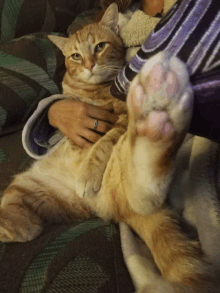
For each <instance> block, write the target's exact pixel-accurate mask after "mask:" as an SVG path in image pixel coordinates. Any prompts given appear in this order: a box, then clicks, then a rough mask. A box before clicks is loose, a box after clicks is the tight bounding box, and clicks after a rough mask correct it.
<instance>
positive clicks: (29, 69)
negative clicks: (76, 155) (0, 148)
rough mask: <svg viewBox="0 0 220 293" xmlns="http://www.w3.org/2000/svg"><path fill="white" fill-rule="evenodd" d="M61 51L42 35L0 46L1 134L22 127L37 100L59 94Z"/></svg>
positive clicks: (27, 37) (61, 67) (62, 69)
mask: <svg viewBox="0 0 220 293" xmlns="http://www.w3.org/2000/svg"><path fill="white" fill-rule="evenodd" d="M64 72H65V67H64V57H63V55H62V53H61V52H60V51H59V50H58V49H57V48H56V47H55V46H54V45H53V44H52V43H51V42H50V40H49V39H48V38H47V35H45V34H36V35H29V36H24V37H21V38H19V39H15V40H12V41H9V42H7V43H4V44H1V45H0V135H5V134H8V133H10V132H12V131H16V130H18V129H21V128H22V126H23V124H24V122H25V121H26V120H27V118H28V117H29V116H30V114H31V113H32V112H33V110H34V109H35V108H36V106H37V104H38V102H39V101H40V100H41V99H43V98H46V97H48V96H50V95H53V94H57V93H60V86H61V81H62V77H63V74H64Z"/></svg>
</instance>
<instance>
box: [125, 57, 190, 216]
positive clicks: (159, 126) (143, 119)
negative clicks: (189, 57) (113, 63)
mask: <svg viewBox="0 0 220 293" xmlns="http://www.w3.org/2000/svg"><path fill="white" fill-rule="evenodd" d="M192 105H193V93H192V90H191V86H190V83H189V79H188V73H187V70H186V67H185V65H184V64H183V63H182V62H181V61H180V60H179V59H178V58H177V57H170V56H168V55H167V54H166V53H164V52H161V53H159V54H157V55H155V56H154V57H152V58H151V59H149V60H148V61H147V63H146V64H145V65H144V66H143V68H142V70H141V71H140V72H139V74H138V75H137V76H136V78H135V79H134V80H133V82H132V84H131V86H130V89H129V93H128V98H127V106H128V111H129V116H130V119H129V129H128V134H129V139H130V145H131V153H132V157H133V159H132V160H133V161H132V166H131V168H134V170H135V179H134V180H133V182H134V185H133V189H132V190H131V192H128V200H129V203H130V204H131V206H132V207H133V208H134V210H135V211H136V212H138V213H146V214H150V213H152V212H153V211H154V210H155V209H157V208H158V207H160V206H161V205H162V204H163V203H164V201H165V198H166V195H167V191H168V188H169V184H170V182H171V179H172V174H173V172H174V161H175V156H176V153H177V151H178V149H179V147H180V145H181V143H182V142H183V140H184V138H185V135H186V132H187V130H188V126H189V123H190V119H191V115H192Z"/></svg>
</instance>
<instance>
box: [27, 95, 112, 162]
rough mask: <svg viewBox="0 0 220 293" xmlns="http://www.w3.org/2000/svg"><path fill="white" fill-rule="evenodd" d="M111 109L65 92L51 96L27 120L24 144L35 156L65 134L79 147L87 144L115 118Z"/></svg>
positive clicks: (96, 137)
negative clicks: (71, 97)
mask: <svg viewBox="0 0 220 293" xmlns="http://www.w3.org/2000/svg"><path fill="white" fill-rule="evenodd" d="M111 110H112V105H108V106H104V107H97V106H93V105H89V104H86V103H82V102H80V101H77V100H72V99H69V98H66V97H65V96H64V95H54V96H51V97H49V98H47V99H44V100H42V101H41V102H40V103H39V105H38V108H37V109H36V111H35V112H34V113H33V115H32V116H31V117H30V118H29V120H28V121H27V123H26V125H25V127H24V129H23V133H22V143H23V147H24V149H25V150H26V152H27V153H28V154H29V156H31V157H32V158H34V159H40V158H42V157H43V156H44V155H45V154H46V153H47V151H48V150H52V149H54V147H55V146H56V147H57V146H58V145H59V143H62V142H63V141H64V140H65V138H64V136H67V137H69V138H70V139H71V140H72V141H73V142H75V143H76V144H77V145H79V146H80V147H89V146H91V145H92V144H93V143H95V142H96V141H97V140H98V139H99V138H100V137H101V136H102V135H104V134H105V133H106V132H107V131H108V130H110V129H111V128H112V126H113V124H114V123H115V122H116V121H117V116H116V115H115V114H113V113H111ZM96 121H98V125H97V127H96V131H94V127H95V123H96Z"/></svg>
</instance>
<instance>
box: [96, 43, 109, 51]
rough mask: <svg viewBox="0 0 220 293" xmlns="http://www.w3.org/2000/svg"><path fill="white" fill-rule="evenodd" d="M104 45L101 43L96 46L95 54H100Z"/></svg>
mask: <svg viewBox="0 0 220 293" xmlns="http://www.w3.org/2000/svg"><path fill="white" fill-rule="evenodd" d="M105 45H106V43H105V42H101V43H99V44H98V45H96V47H95V52H96V53H98V52H101V51H102V50H103V49H104V47H105Z"/></svg>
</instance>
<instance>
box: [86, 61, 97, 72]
mask: <svg viewBox="0 0 220 293" xmlns="http://www.w3.org/2000/svg"><path fill="white" fill-rule="evenodd" d="M94 66H95V63H94V62H87V63H86V64H85V68H87V69H89V71H91V72H92V70H93V67H94Z"/></svg>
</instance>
